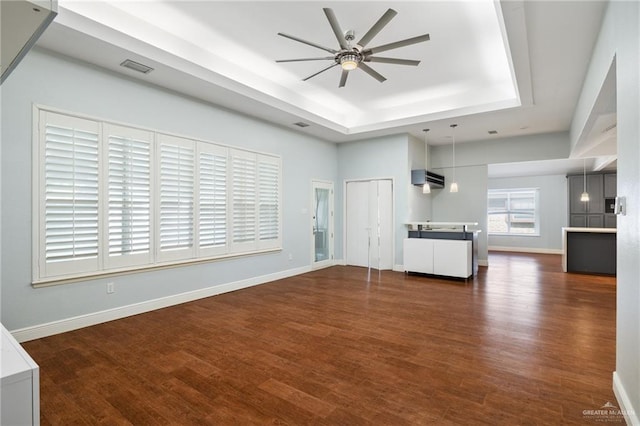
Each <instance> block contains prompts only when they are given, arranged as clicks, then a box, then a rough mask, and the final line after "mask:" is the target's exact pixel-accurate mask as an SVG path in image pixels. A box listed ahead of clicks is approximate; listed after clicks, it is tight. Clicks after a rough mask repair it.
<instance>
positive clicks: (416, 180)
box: [411, 169, 444, 188]
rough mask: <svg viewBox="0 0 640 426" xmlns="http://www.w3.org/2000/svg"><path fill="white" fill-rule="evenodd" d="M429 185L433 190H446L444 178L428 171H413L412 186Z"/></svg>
mask: <svg viewBox="0 0 640 426" xmlns="http://www.w3.org/2000/svg"><path fill="white" fill-rule="evenodd" d="M425 183H428V184H429V186H430V187H431V188H444V176H442V175H439V174H437V173H433V172H430V171H427V170H422V169H419V170H411V184H412V185H419V186H422V185H424V184H425Z"/></svg>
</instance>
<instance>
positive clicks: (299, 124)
mask: <svg viewBox="0 0 640 426" xmlns="http://www.w3.org/2000/svg"><path fill="white" fill-rule="evenodd" d="M293 125H294V126H298V127H309V124H307V123H305V122H303V121H298V122H297V123H293Z"/></svg>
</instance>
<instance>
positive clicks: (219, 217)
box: [198, 143, 228, 256]
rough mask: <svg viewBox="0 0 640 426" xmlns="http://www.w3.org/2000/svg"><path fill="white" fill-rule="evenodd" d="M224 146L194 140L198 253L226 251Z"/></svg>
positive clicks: (205, 254) (207, 254) (209, 253)
mask: <svg viewBox="0 0 640 426" xmlns="http://www.w3.org/2000/svg"><path fill="white" fill-rule="evenodd" d="M227 155H228V154H227V149H226V148H222V147H219V146H216V145H213V144H204V143H201V144H198V249H199V252H198V255H199V256H210V255H213V254H220V253H225V252H226V251H227V225H228V218H227V216H228V215H227V192H228V191H227V169H228V168H227Z"/></svg>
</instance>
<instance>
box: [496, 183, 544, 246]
mask: <svg viewBox="0 0 640 426" xmlns="http://www.w3.org/2000/svg"><path fill="white" fill-rule="evenodd" d="M538 191H539V190H538V189H526V188H517V189H490V190H489V199H488V203H487V204H488V216H489V217H488V231H489V234H492V235H539V234H540V220H539V218H538Z"/></svg>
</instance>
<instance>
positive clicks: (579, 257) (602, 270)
mask: <svg viewBox="0 0 640 426" xmlns="http://www.w3.org/2000/svg"><path fill="white" fill-rule="evenodd" d="M562 270H563V271H564V272H581V273H587V274H603V275H615V274H616V229H615V228H571V227H570V228H562Z"/></svg>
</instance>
